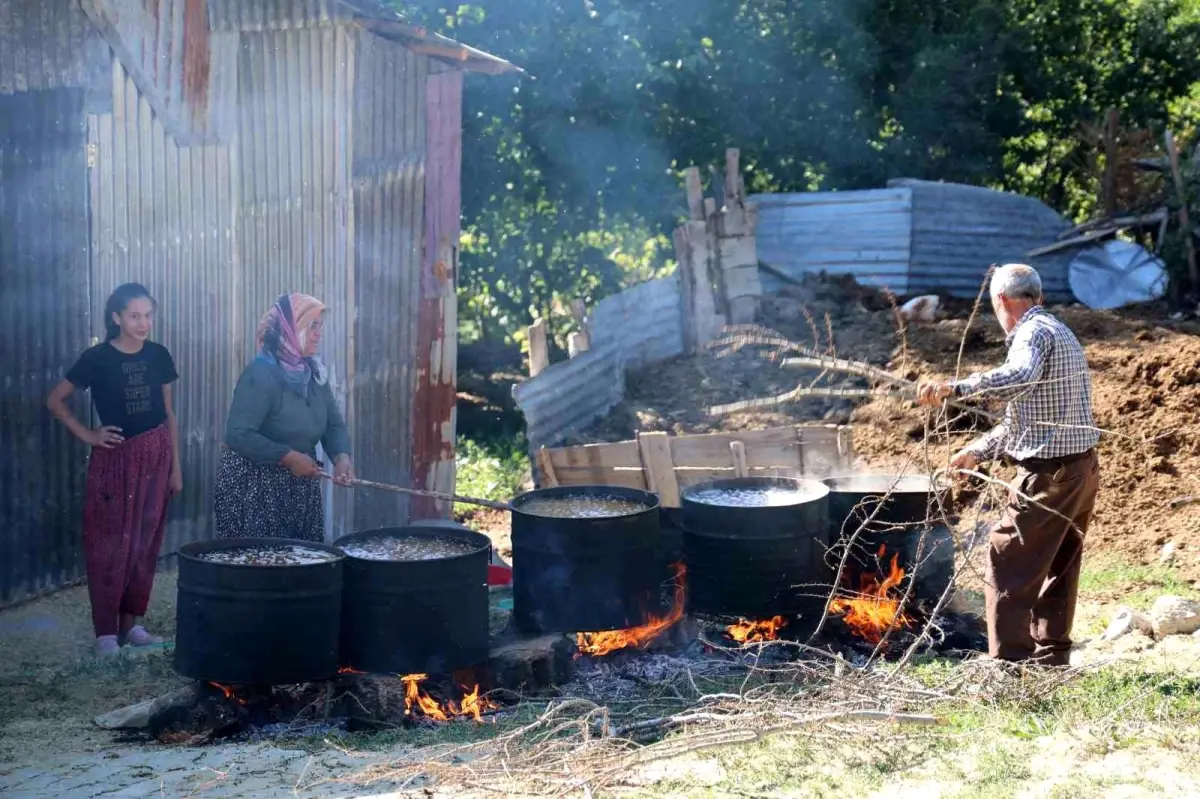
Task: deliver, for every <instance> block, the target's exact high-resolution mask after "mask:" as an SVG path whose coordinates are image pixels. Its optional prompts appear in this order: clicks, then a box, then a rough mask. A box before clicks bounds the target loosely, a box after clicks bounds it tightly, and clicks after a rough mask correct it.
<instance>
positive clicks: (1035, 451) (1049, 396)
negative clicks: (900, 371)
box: [951, 305, 1100, 461]
mask: <svg viewBox="0 0 1200 799" xmlns="http://www.w3.org/2000/svg"><path fill="white" fill-rule="evenodd" d="M1006 344H1007V345H1008V358H1007V360H1005V362H1004V365H1003V366H1001V367H1000V368H999V369H993V370H992V371H990V372H984V373H982V374H973V375H971V376H970V377H967V378H965V379H963V380H959V381H956V382H953V383H951V386H953V387H954V392H955V394H956V395H957V396H959V397H972V396H978V397H983V398H986V399H1003V400H1007V401H1008V406H1007V407H1006V408H1005V410H1004V419H1003V420H1002V421H1001V422H1000V424H998V425H996V426H995V427H994V428H992V429H991V430H990V431H988V432H987V433H986V434H985V435H983V436H982V437H981V438H979V440H977V441H975V442H974V443H972V444H971V445H970V446H969V447H967V449H968V450H969V451H970V452H973V453H975V454H976V455H977V456H978V457H979V459H980V460H981V461H988V460H994V459H995V458H996V457H997V456H999V455H1000V454H1001V453H1004V454H1007V455H1008V456H1009V457H1011V458H1012V459H1013V460H1015V461H1023V460H1026V459H1029V458H1062V457H1066V456H1067V455H1075V454H1078V453H1081V452H1086V451H1087V450H1089V449H1091V448H1092V447H1094V446H1095V445H1096V442H1097V441H1098V440H1099V438H1100V432H1099V431H1098V430H1097V429H1096V422H1095V420H1094V419H1093V418H1092V381H1091V377H1090V376H1089V374H1088V365H1087V360H1086V359H1085V358H1084V355H1083V347H1081V346H1080V345H1079V340H1078V339H1076V338H1075V335H1074V334H1073V333H1072V332H1071V331H1070V329H1069V328H1067V326H1066V325H1064V324H1063V323H1062V322H1061V321H1059V320H1058V319H1056V318H1055V317H1053V316H1051V315H1050V314H1048V313H1046V311H1045V310H1043V309H1042V307H1041V306H1040V305H1035V306H1034V307H1032V308H1030V309H1029V310H1028V311H1026V312H1025V315H1024V316H1022V317H1021V320H1020V321H1019V322H1017V325H1016V327H1014V328H1013V329H1012V332H1011V333H1009V334H1008V339H1007V341H1006Z"/></svg>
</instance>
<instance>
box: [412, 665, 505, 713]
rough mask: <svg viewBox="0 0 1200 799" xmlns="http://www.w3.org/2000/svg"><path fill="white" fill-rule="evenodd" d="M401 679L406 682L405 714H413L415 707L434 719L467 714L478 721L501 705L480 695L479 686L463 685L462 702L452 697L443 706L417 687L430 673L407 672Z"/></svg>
mask: <svg viewBox="0 0 1200 799" xmlns="http://www.w3.org/2000/svg"><path fill="white" fill-rule="evenodd" d="M400 679H401V681H403V683H404V715H406V716H411V715H412V713H413V708H414V707H415V708H416V709H418V710H420V711H421V713H422V714H423V715H424V716H425V717H426V718H431V719H433V720H434V721H449V720H450V719H452V718H465V717H467V716H470V717H471V718H473V719H475V720H476V721H483V717H482V713H483V712H484V711H485V710H495V709H496V708H498V707H500V706H499V705H498V704H496V703H495V702H493V701H492V700H490V699H488V698H487V697H480V695H479V686H478V685H476V686H475V687H474V688H473V689H471V690H470V691H468V690H467V689H466V686H463V689H462V690H463V698H462V702H461V703H460V702H455V701H454V700H453V699H451V700H450V701H448V702H446V705H445V707H444V708H443V707H442V705H440V704H438V701H437V700H436V699H434V698H433V697H432V696H430V695H429V694H427V693H425V692H424V691H422V690H421V689H420V688H418V687H417V684H418V683H420V682H422V681H423V680H427V679H429V675H428V674H407V675H404V676H403V677H401V678H400Z"/></svg>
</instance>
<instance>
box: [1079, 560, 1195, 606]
mask: <svg viewBox="0 0 1200 799" xmlns="http://www.w3.org/2000/svg"><path fill="white" fill-rule="evenodd" d="M1079 593H1080V596H1081V597H1083V598H1085V599H1094V600H1100V601H1103V600H1120V601H1121V602H1122V603H1123V604H1126V605H1129V606H1130V607H1132V608H1133V609H1134V610H1148V609H1149V608H1150V606H1151V605H1153V604H1154V600H1156V599H1158V598H1159V597H1160V596H1163V595H1164V594H1172V595H1174V596H1182V597H1186V598H1189V599H1200V591H1197V590H1196V589H1195V588H1193V587H1192V586H1191V584H1189V583H1188V582H1187V580H1185V579H1184V578H1183V577H1182V576H1180V574H1179V572H1178V571H1177V570H1176V569H1175V568H1173V567H1171V566H1145V565H1142V564H1140V563H1130V562H1129V561H1127V560H1123V559H1120V558H1115V557H1109V558H1085V559H1084V562H1083V572H1082V573H1081V574H1080V576H1079Z"/></svg>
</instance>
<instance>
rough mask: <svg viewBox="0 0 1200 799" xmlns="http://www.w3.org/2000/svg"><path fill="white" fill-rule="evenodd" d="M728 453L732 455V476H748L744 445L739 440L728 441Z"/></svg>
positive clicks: (748, 470)
mask: <svg viewBox="0 0 1200 799" xmlns="http://www.w3.org/2000/svg"><path fill="white" fill-rule="evenodd" d="M729 454H730V455H732V456H733V476H734V477H749V476H750V469H749V467H747V466H746V445H745V444H744V443H742V442H741V441H730V442H729Z"/></svg>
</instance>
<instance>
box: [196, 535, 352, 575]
mask: <svg viewBox="0 0 1200 799" xmlns="http://www.w3.org/2000/svg"><path fill="white" fill-rule="evenodd" d="M271 546H276V547H287V546H295V547H303V548H308V549H315V550H317V551H319V552H326V553H328V554H330V555H335V556H336V557H334V559H333V560H323V561H320V562H319V563H280V564H263V563H217V562H215V561H211V560H205V559H204V558H202V557H200V554H201V553H207V552H220V551H222V550H226V549H241V548H243V547H271ZM175 554H177V555H178V556H179V557H180V558H181V559H183V560H189V561H192V562H194V563H203V564H204V565H205V566H213V567H217V568H225V567H228V568H234V569H308V568H312V567H314V566H328V565H330V564H332V563H340V562H342V561H343V560H345V559H346V553H345V552H342V550H340V549H338V548H337V547H335V546H331V545H329V544H326V543H317V542H315V541H303V540H301V539H298V538H210V539H208V540H205V541H192V542H190V543H187V544H184V545H183V546H181V547H180V548H179V549H178V550H177V551H176V553H175Z"/></svg>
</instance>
